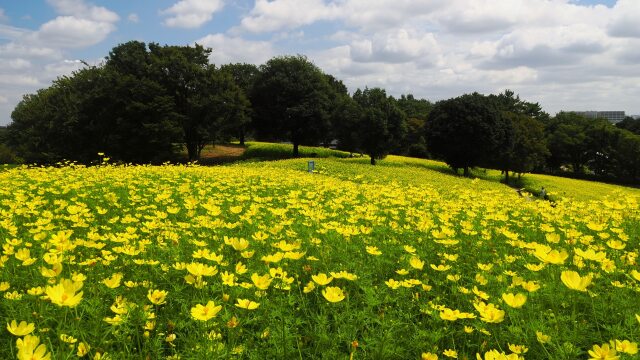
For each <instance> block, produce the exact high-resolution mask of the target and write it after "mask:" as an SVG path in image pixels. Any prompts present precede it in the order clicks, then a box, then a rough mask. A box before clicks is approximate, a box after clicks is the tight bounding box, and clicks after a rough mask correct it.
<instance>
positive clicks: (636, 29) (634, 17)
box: [608, 0, 640, 38]
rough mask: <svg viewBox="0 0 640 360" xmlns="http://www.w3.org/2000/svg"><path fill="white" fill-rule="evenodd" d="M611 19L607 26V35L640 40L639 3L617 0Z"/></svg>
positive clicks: (629, 0) (630, 0)
mask: <svg viewBox="0 0 640 360" xmlns="http://www.w3.org/2000/svg"><path fill="white" fill-rule="evenodd" d="M613 13H614V15H613V17H612V19H611V22H610V23H609V24H608V30H609V34H611V35H612V36H617V37H637V38H640V24H639V23H638V21H639V19H640V1H637V0H618V2H617V3H616V5H615V6H614V7H613Z"/></svg>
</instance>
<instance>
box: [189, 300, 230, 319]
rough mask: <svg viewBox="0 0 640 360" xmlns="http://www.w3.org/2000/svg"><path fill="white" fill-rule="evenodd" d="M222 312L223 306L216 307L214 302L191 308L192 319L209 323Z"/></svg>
mask: <svg viewBox="0 0 640 360" xmlns="http://www.w3.org/2000/svg"><path fill="white" fill-rule="evenodd" d="M220 310H222V305H218V306H216V304H215V303H214V302H213V301H209V302H207V304H206V305H201V304H197V305H196V306H194V307H192V308H191V317H193V318H194V319H196V320H200V321H207V320H209V319H211V318H213V317H215V316H216V315H218V313H219V312H220Z"/></svg>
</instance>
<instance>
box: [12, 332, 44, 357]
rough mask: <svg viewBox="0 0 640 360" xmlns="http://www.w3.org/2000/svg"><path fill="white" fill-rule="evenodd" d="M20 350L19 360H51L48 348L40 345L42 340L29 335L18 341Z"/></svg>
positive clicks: (17, 346)
mask: <svg viewBox="0 0 640 360" xmlns="http://www.w3.org/2000/svg"><path fill="white" fill-rule="evenodd" d="M16 348H18V360H50V359H51V354H50V353H47V347H46V346H45V345H44V344H40V338H39V337H37V336H34V335H27V336H25V337H23V338H21V339H18V340H16Z"/></svg>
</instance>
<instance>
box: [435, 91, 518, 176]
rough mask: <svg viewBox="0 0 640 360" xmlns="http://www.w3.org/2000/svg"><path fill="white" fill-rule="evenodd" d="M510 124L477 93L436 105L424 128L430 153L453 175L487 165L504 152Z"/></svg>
mask: <svg viewBox="0 0 640 360" xmlns="http://www.w3.org/2000/svg"><path fill="white" fill-rule="evenodd" d="M508 131H509V123H508V121H507V120H506V119H505V118H504V117H503V116H502V114H501V112H500V110H499V108H498V107H497V106H496V104H495V102H494V101H491V100H490V99H489V98H488V97H486V96H483V95H480V94H478V93H473V94H467V95H462V96H460V97H457V98H453V99H449V100H443V101H439V102H438V103H436V105H435V106H434V108H433V110H431V113H430V114H429V118H428V119H427V124H426V126H425V137H426V140H427V144H428V146H429V151H430V152H432V153H433V154H434V155H436V156H438V157H440V158H442V159H443V160H444V161H445V162H446V163H447V164H448V165H449V166H451V167H452V168H453V169H454V171H456V172H457V170H458V169H459V168H462V169H464V175H465V176H468V175H469V168H470V167H473V166H477V165H480V164H482V163H486V162H488V161H489V160H490V159H491V158H492V157H493V156H495V154H496V153H498V152H499V151H502V150H503V149H500V146H501V145H503V144H504V142H505V138H506V137H507V134H508Z"/></svg>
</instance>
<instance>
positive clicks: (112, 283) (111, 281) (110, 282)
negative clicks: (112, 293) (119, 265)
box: [102, 273, 123, 289]
mask: <svg viewBox="0 0 640 360" xmlns="http://www.w3.org/2000/svg"><path fill="white" fill-rule="evenodd" d="M122 276H123V275H122V273H115V274H113V275H111V277H109V278H106V279H104V280H102V283H103V284H105V285H106V286H107V287H108V288H111V289H115V288H117V287H118V286H120V282H121V281H122Z"/></svg>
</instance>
